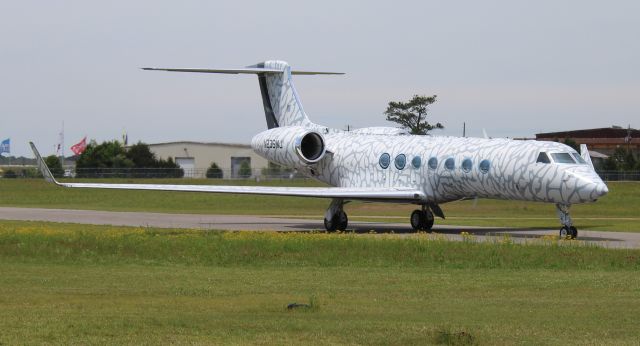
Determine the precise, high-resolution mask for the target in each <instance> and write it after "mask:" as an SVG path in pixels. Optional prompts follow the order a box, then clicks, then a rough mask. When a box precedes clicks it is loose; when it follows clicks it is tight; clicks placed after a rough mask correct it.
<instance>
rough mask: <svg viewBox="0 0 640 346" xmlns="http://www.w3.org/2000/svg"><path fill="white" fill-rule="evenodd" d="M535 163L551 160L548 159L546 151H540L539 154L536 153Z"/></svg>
mask: <svg viewBox="0 0 640 346" xmlns="http://www.w3.org/2000/svg"><path fill="white" fill-rule="evenodd" d="M536 162H537V163H551V160H549V156H547V153H545V152H540V154H538V159H537V160H536Z"/></svg>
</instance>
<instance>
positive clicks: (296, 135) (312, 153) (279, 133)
mask: <svg viewBox="0 0 640 346" xmlns="http://www.w3.org/2000/svg"><path fill="white" fill-rule="evenodd" d="M251 147H252V148H253V151H255V152H256V153H257V154H258V155H260V156H262V157H264V158H266V159H267V160H269V161H272V162H275V163H278V164H280V165H283V166H287V167H304V166H309V165H312V164H314V163H317V162H318V161H320V160H322V158H323V157H324V154H325V151H326V148H325V143H324V137H323V136H322V135H321V134H320V133H318V132H316V131H313V130H309V129H305V128H303V127H300V126H285V127H276V128H273V129H270V130H267V131H264V132H261V133H259V134H257V135H256V136H255V137H253V139H252V140H251Z"/></svg>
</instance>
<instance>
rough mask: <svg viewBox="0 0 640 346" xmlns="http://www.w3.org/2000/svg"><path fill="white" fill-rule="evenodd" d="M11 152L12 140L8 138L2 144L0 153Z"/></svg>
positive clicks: (0, 144)
mask: <svg viewBox="0 0 640 346" xmlns="http://www.w3.org/2000/svg"><path fill="white" fill-rule="evenodd" d="M10 152H11V139H10V138H7V139H5V140H4V141H2V143H0V153H10Z"/></svg>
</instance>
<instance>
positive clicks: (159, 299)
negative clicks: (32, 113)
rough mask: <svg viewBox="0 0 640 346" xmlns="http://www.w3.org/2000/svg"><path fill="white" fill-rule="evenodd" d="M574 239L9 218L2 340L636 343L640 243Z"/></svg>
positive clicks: (0, 261)
mask: <svg viewBox="0 0 640 346" xmlns="http://www.w3.org/2000/svg"><path fill="white" fill-rule="evenodd" d="M574 244H576V243H574V242H556V241H551V240H547V241H545V242H544V243H540V244H539V245H517V244H512V243H511V242H509V241H508V239H505V240H503V241H499V242H496V243H474V242H469V241H468V242H447V241H443V240H440V239H439V238H438V237H437V236H433V235H426V234H416V235H413V236H411V237H404V238H398V237H394V236H390V235H375V236H366V235H359V236H355V235H349V234H324V233H269V234H262V233H253V232H238V233H230V232H202V231H187V230H160V229H148V228H123V227H109V226H85V225H69V224H54V223H36V222H8V221H0V306H1V307H2V309H0V344H42V343H56V344H97V343H99V344H104V343H110V344H160V343H162V344H166V343H178V344H185V343H189V344H194V343H206V344H220V343H226V344H229V343H231V344H234V343H235V344H246V343H250V344H380V345H382V344H384V345H388V344H447V343H452V344H516V343H517V344H522V343H525V344H635V343H637V340H639V339H640V329H638V328H637V311H638V310H639V309H640V275H638V270H639V269H640V250H611V249H604V248H597V247H590V246H576V245H574ZM293 302H297V303H307V304H310V305H311V308H309V309H305V308H299V309H294V310H287V309H286V306H287V305H288V304H290V303H293Z"/></svg>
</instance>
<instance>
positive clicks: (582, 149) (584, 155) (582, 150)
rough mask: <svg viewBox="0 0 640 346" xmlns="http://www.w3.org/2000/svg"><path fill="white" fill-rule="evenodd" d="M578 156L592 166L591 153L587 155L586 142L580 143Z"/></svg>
mask: <svg viewBox="0 0 640 346" xmlns="http://www.w3.org/2000/svg"><path fill="white" fill-rule="evenodd" d="M580 156H582V158H583V159H584V160H585V161H587V163H588V164H590V165H591V167H593V162H592V161H591V155H589V149H587V145H586V144H580Z"/></svg>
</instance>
